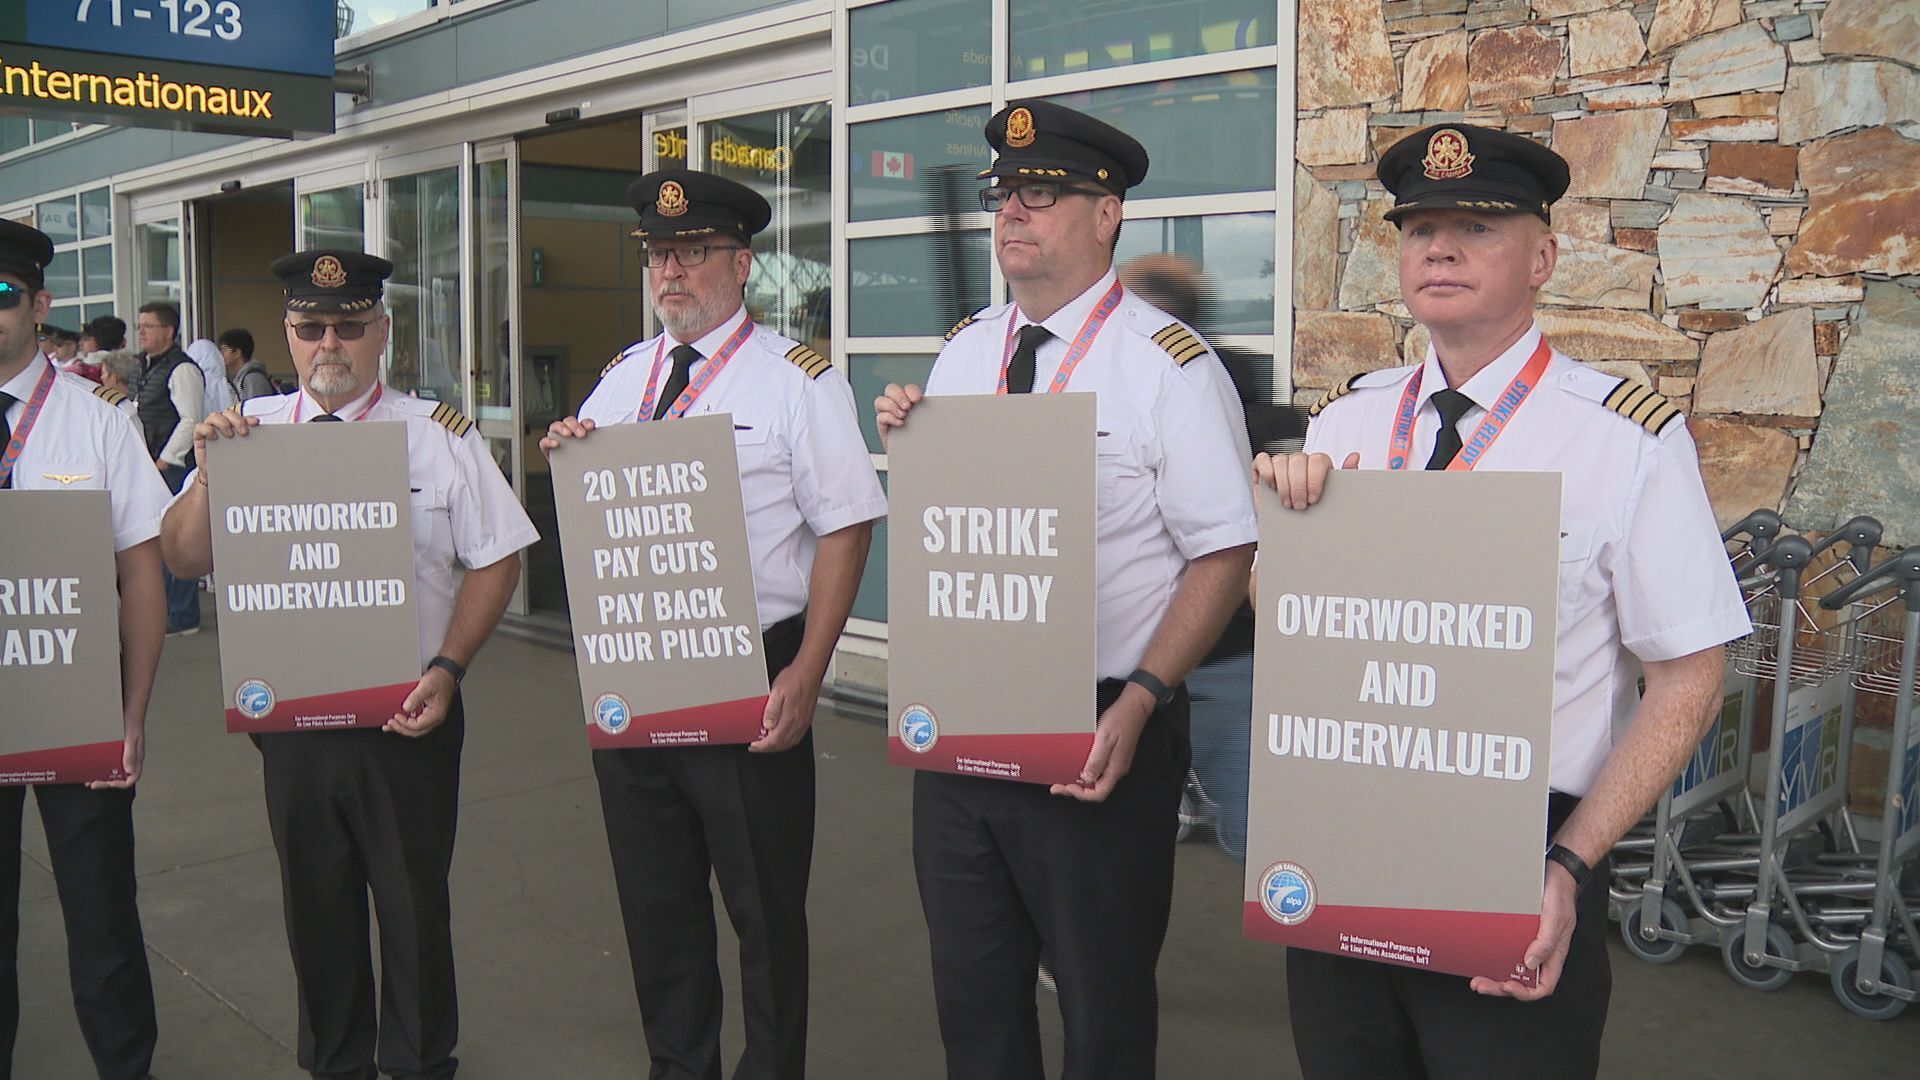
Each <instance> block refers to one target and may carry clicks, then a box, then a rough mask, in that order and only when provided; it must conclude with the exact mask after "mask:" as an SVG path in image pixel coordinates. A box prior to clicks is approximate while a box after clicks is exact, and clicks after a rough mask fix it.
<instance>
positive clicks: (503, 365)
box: [473, 160, 557, 476]
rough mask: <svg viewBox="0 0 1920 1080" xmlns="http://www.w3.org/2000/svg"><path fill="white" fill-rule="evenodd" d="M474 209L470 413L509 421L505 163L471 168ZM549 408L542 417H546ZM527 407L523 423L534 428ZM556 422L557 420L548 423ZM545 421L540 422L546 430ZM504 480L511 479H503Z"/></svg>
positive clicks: (510, 375) (510, 364)
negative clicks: (474, 301) (475, 273)
mask: <svg viewBox="0 0 1920 1080" xmlns="http://www.w3.org/2000/svg"><path fill="white" fill-rule="evenodd" d="M473 197H474V200H475V205H474V208H473V214H474V226H475V237H474V240H475V243H476V244H477V245H478V246H479V253H478V254H479V259H480V265H479V266H478V267H475V269H476V270H477V271H478V272H479V275H480V278H479V287H478V288H477V289H475V290H474V292H475V297H476V299H477V301H478V304H479V308H480V310H479V312H478V313H477V314H478V318H479V322H478V323H477V324H476V333H475V334H474V341H475V342H476V343H477V345H478V346H479V349H480V355H479V356H477V357H475V358H474V365H473V367H474V378H473V409H474V415H475V416H476V417H478V418H479V419H482V420H511V419H512V418H513V385H512V384H513V353H512V349H511V347H512V345H513V340H512V336H511V333H510V330H511V327H510V326H509V325H508V319H507V311H508V307H507V282H508V271H509V270H510V269H511V267H510V266H509V265H508V254H507V252H508V237H507V228H508V221H507V162H506V161H505V160H501V161H483V162H480V163H479V164H478V165H477V166H475V174H474V182H473ZM551 404H552V403H551V402H548V403H546V405H547V406H548V407H547V409H546V411H547V412H551ZM532 405H533V402H531V401H530V402H529V412H528V416H527V422H528V423H529V424H532V423H534V422H535V417H534V415H533V410H532V407H531V406H532ZM548 419H557V417H548ZM546 423H547V420H540V421H539V424H540V426H541V427H545V426H546ZM508 475H509V476H511V475H512V473H508Z"/></svg>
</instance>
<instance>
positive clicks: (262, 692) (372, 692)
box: [227, 679, 419, 734]
mask: <svg viewBox="0 0 1920 1080" xmlns="http://www.w3.org/2000/svg"><path fill="white" fill-rule="evenodd" d="M417 685H419V683H418V681H417V680H416V681H415V682H404V683H394V684H393V685H391V686H370V687H367V688H366V689H365V690H342V691H339V692H337V693H332V694H315V695H313V696H312V697H303V698H292V699H290V700H287V701H281V700H277V699H276V698H275V697H274V695H273V689H272V687H271V686H270V685H269V684H267V683H266V682H264V681H263V680H260V679H249V680H247V681H246V682H243V683H241V684H240V687H239V689H238V690H237V691H236V692H235V695H234V696H235V698H236V699H238V703H239V704H244V705H245V706H247V707H246V709H245V710H242V709H241V708H239V707H238V705H237V704H235V703H234V702H229V703H228V705H227V731H228V732H229V733H231V734H253V733H255V732H267V731H340V730H344V729H347V728H377V727H380V726H381V725H383V724H385V723H386V722H387V721H389V720H391V719H393V714H394V713H397V712H399V711H400V706H401V705H403V704H405V703H406V700H407V695H408V694H411V693H413V688H414V687H415V686H417Z"/></svg>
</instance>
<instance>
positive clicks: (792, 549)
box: [580, 308, 887, 629]
mask: <svg viewBox="0 0 1920 1080" xmlns="http://www.w3.org/2000/svg"><path fill="white" fill-rule="evenodd" d="M746 318H747V312H746V309H745V308H741V309H740V310H739V311H737V312H735V313H734V315H733V317H732V318H730V319H728V320H726V321H725V322H723V323H721V324H720V326H719V327H718V328H716V329H714V330H712V331H711V332H709V333H708V334H707V335H706V336H704V337H702V338H700V339H699V340H698V341H691V342H681V341H677V340H675V339H674V338H673V336H672V335H671V334H662V335H660V336H659V337H654V338H649V339H647V340H646V341H642V342H640V343H638V344H636V345H633V346H630V347H629V348H628V349H626V351H624V352H622V353H621V354H620V356H619V358H618V359H617V360H616V361H615V363H614V364H613V365H611V366H610V367H609V368H608V370H607V371H606V373H605V374H604V375H603V376H602V377H601V379H600V383H599V385H598V386H595V387H594V389H593V393H591V394H589V395H588V397H587V400H586V402H585V403H584V404H582V405H581V406H580V419H581V420H592V421H593V422H594V425H595V426H596V427H606V426H607V425H609V424H623V423H631V422H633V421H635V420H638V419H640V416H639V412H640V406H641V401H642V399H643V398H645V397H646V393H647V381H648V378H649V377H650V376H652V375H653V373H654V364H655V359H656V358H659V379H658V381H659V385H660V386H661V387H662V388H664V387H665V385H666V382H667V378H668V376H669V374H670V373H671V372H672V369H673V361H672V359H671V354H672V352H673V350H674V348H675V347H677V346H679V345H682V344H687V345H692V346H693V347H694V349H696V350H697V351H698V352H699V353H700V355H701V356H702V357H703V359H702V360H700V361H699V362H698V363H696V364H695V365H694V366H693V369H692V371H691V373H690V375H689V379H690V380H694V381H697V380H698V379H699V378H700V373H701V371H703V370H704V369H705V368H706V365H708V364H711V363H713V362H714V361H713V357H715V356H716V355H718V354H719V353H720V352H721V351H722V349H723V347H724V346H725V344H726V342H727V339H728V338H730V337H732V336H733V334H734V333H735V331H737V330H739V328H740V324H741V323H742V322H743V321H745V320H746ZM790 356H792V357H795V358H796V359H794V360H789V359H788V357H790ZM722 412H724V413H732V414H733V442H734V449H735V452H736V453H738V455H739V458H740V488H741V500H742V502H743V503H744V504H745V506H746V511H747V549H748V551H749V553H750V554H751V555H752V558H753V588H754V598H755V600H756V601H757V602H758V604H759V609H760V625H761V627H762V628H763V629H764V628H765V627H768V626H772V625H773V624H774V623H777V622H779V621H781V620H782V619H786V618H790V617H792V616H794V615H798V614H799V613H800V612H801V611H802V610H803V609H804V608H805V607H806V606H807V584H808V576H809V574H810V573H811V572H812V568H813V553H814V549H815V548H816V547H817V546H818V544H819V540H818V538H819V537H821V536H825V535H827V534H828V533H833V532H838V531H839V530H841V529H844V528H846V527H847V526H849V525H858V524H860V523H861V522H863V521H871V520H873V519H875V518H878V517H881V516H883V515H884V514H885V513H886V512H887V500H886V494H885V493H884V492H883V491H882V490H881V488H880V480H879V477H877V476H876V475H875V474H874V471H873V459H872V457H871V456H870V455H869V454H868V451H867V445H866V442H865V440H864V439H862V438H861V435H860V429H859V427H858V425H857V424H853V423H849V422H848V421H849V420H851V419H853V417H854V416H855V415H857V414H856V413H855V412H854V405H853V388H852V387H851V386H849V385H848V383H847V378H846V376H845V375H844V374H842V373H841V372H840V370H839V369H838V368H836V367H834V366H832V364H831V363H830V362H828V361H827V360H825V359H824V358H822V357H820V356H819V354H818V353H815V352H813V351H812V350H811V349H805V348H804V347H802V346H801V345H800V344H799V343H798V342H795V341H792V340H790V339H788V338H785V337H782V336H781V335H779V334H776V333H774V332H773V331H772V330H769V329H767V328H766V327H764V326H755V327H754V328H753V331H752V334H751V336H749V337H748V339H747V341H746V342H745V344H743V345H742V346H741V347H740V349H739V351H737V352H736V353H734V355H733V358H732V359H731V360H729V361H727V366H726V367H725V368H724V369H723V370H721V372H720V373H719V374H718V375H717V376H715V377H714V380H713V381H712V382H711V383H709V384H707V388H706V389H705V390H704V391H702V392H701V394H700V396H699V397H698V398H696V399H694V402H693V404H692V406H691V407H690V408H689V409H688V410H687V412H686V415H688V416H704V415H707V414H709V413H722Z"/></svg>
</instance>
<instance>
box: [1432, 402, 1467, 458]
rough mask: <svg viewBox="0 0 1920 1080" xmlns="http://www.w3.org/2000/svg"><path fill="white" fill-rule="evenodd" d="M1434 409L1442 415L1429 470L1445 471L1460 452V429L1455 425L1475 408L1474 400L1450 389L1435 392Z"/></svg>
mask: <svg viewBox="0 0 1920 1080" xmlns="http://www.w3.org/2000/svg"><path fill="white" fill-rule="evenodd" d="M1433 407H1434V409H1436V410H1438V411H1439V413H1440V433H1439V434H1438V435H1436V436H1435V437H1434V440H1433V456H1432V457H1430V458H1428V459H1427V468H1429V469H1444V468H1446V467H1447V465H1448V463H1450V462H1451V461H1453V458H1454V455H1456V454H1458V453H1459V452H1460V429H1459V428H1458V427H1456V426H1455V425H1456V424H1458V423H1460V418H1461V417H1463V416H1465V415H1467V410H1468V409H1471V408H1473V399H1472V398H1470V397H1468V396H1467V395H1465V394H1463V393H1461V392H1460V391H1458V390H1455V389H1453V388H1452V387H1448V388H1446V389H1445V390H1438V391H1435V392H1434V395H1433Z"/></svg>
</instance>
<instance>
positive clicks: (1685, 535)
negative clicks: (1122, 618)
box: [1305, 325, 1751, 796]
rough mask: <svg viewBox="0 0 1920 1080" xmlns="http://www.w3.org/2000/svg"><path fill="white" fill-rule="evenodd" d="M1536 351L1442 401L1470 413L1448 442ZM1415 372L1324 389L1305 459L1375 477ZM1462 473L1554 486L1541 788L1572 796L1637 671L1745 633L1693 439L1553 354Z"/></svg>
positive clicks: (1426, 385) (1496, 364) (1491, 367)
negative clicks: (1545, 474)
mask: <svg viewBox="0 0 1920 1080" xmlns="http://www.w3.org/2000/svg"><path fill="white" fill-rule="evenodd" d="M1539 342H1540V329H1539V327H1538V325H1536V326H1535V327H1534V328H1533V329H1531V330H1529V331H1528V332H1527V333H1526V334H1524V335H1522V336H1521V338H1520V340H1519V341H1517V342H1515V343H1514V344H1513V346H1512V347H1511V348H1509V349H1508V350H1507V351H1506V352H1504V353H1502V354H1501V355H1500V356H1499V358H1498V359H1496V360H1494V361H1493V362H1492V363H1491V364H1488V365H1487V366H1486V367H1484V368H1482V369H1481V370H1480V371H1479V372H1478V373H1477V374H1475V375H1474V376H1473V377H1472V378H1471V379H1468V380H1467V382H1466V383H1465V384H1464V385H1462V386H1458V387H1455V389H1457V390H1459V391H1460V392H1462V393H1464V394H1466V395H1467V396H1468V397H1469V398H1471V399H1473V401H1474V402H1475V404H1474V407H1473V408H1471V409H1469V410H1468V411H1467V413H1466V415H1465V416H1464V417H1462V418H1461V419H1460V421H1459V423H1458V424H1457V425H1456V426H1455V427H1456V430H1457V431H1459V432H1460V433H1461V436H1462V437H1463V438H1468V437H1470V436H1471V434H1472V433H1473V432H1474V430H1475V429H1476V428H1477V427H1478V426H1479V423H1480V420H1481V418H1482V417H1484V416H1485V415H1486V407H1485V406H1486V403H1488V402H1493V401H1496V400H1498V399H1499V397H1500V395H1501V393H1502V392H1503V391H1504V390H1505V389H1506V388H1507V385H1508V383H1510V382H1511V381H1512V380H1513V378H1514V377H1515V376H1516V375H1518V374H1519V373H1520V370H1521V368H1523V367H1524V366H1525V365H1526V363H1527V361H1528V359H1529V358H1530V357H1531V356H1532V355H1533V352H1534V349H1535V348H1536V347H1537V346H1538V345H1539ZM1415 370H1416V368H1414V367H1411V366H1408V367H1396V368H1387V369H1384V370H1380V371H1374V372H1369V373H1367V374H1364V375H1360V376H1358V377H1356V378H1354V379H1353V380H1350V382H1349V383H1348V384H1346V385H1344V386H1342V387H1341V388H1339V389H1336V390H1335V391H1334V392H1333V393H1332V394H1331V395H1329V398H1328V399H1327V400H1326V401H1325V402H1324V404H1323V405H1322V406H1320V409H1321V411H1320V412H1319V414H1318V415H1317V416H1316V417H1315V418H1314V420H1313V423H1312V425H1311V426H1310V427H1309V428H1308V431H1307V443H1306V448H1305V452H1306V453H1309V454H1314V453H1320V454H1326V455H1328V456H1329V457H1331V458H1332V459H1333V460H1334V461H1335V462H1336V463H1339V462H1344V461H1345V460H1346V458H1347V455H1348V454H1350V453H1358V454H1359V455H1360V468H1363V469H1384V468H1387V458H1388V449H1389V440H1390V431H1391V429H1392V425H1393V421H1394V415H1395V413H1396V411H1397V410H1398V408H1399V405H1400V398H1401V394H1402V391H1403V389H1404V387H1405V386H1406V383H1407V380H1408V379H1409V378H1410V377H1412V375H1413V373H1414V371H1415ZM1421 370H1424V374H1423V375H1422V377H1421V382H1420V390H1419V394H1418V398H1417V401H1416V404H1417V406H1418V408H1417V411H1416V412H1415V414H1414V429H1413V435H1412V446H1411V452H1410V453H1409V454H1408V455H1407V460H1408V462H1410V463H1418V462H1424V461H1426V460H1427V458H1428V457H1429V456H1431V454H1432V452H1433V444H1434V440H1435V436H1436V435H1437V433H1438V431H1439V423H1440V421H1439V415H1438V413H1437V412H1436V411H1435V409H1434V408H1433V407H1432V405H1431V404H1430V400H1431V398H1432V397H1433V395H1434V393H1435V392H1436V391H1438V390H1441V389H1443V388H1445V387H1446V385H1447V380H1446V376H1445V375H1444V374H1443V373H1442V371H1441V368H1440V362H1439V359H1438V358H1437V357H1436V356H1435V354H1434V352H1433V349H1432V347H1431V346H1429V347H1428V349H1427V358H1426V362H1425V365H1424V368H1423V369H1421ZM1408 467H1410V468H1417V467H1418V466H1417V464H1412V465H1409V466H1408ZM1474 467H1475V468H1477V469H1484V470H1511V471H1554V472H1559V473H1560V474H1562V476H1563V477H1564V479H1563V480H1562V483H1561V489H1560V500H1561V501H1560V597H1559V627H1558V632H1557V634H1556V636H1555V641H1554V680H1553V686H1554V689H1553V754H1552V762H1551V766H1550V769H1549V777H1548V783H1549V786H1550V787H1551V788H1552V789H1553V790H1554V791H1559V792H1565V793H1566V794H1569V795H1578V796H1584V795H1585V794H1586V793H1587V789H1588V788H1589V787H1590V786H1591V785H1592V783H1593V781H1594V778H1595V777H1596V776H1597V775H1599V772H1600V767H1601V765H1602V764H1604V763H1605V762H1606V759H1607V755H1608V754H1609V753H1610V752H1611V751H1612V749H1613V736H1614V733H1615V731H1616V730H1622V729H1624V727H1625V725H1626V723H1627V721H1628V720H1629V718H1630V717H1631V716H1632V713H1633V709H1634V706H1635V704H1636V702H1637V701H1638V699H1639V692H1638V681H1639V677H1640V662H1641V661H1649V662H1651V661H1660V660H1672V659H1676V658H1678V657H1682V656H1686V655H1688V654H1689V653H1694V652H1698V651H1699V650H1701V649H1707V648H1711V647H1713V646H1715V645H1719V644H1722V643H1723V642H1727V641H1730V640H1732V639H1734V638H1737V637H1741V636H1743V635H1745V634H1746V633H1748V631H1749V630H1750V629H1751V626H1750V624H1749V622H1748V620H1747V613H1746V608H1745V606H1744V605H1743V603H1742V601H1741V597H1740V591H1739V588H1738V586H1737V585H1736V583H1735V581H1734V577H1733V572H1732V570H1731V568H1730V567H1729V564H1728V562H1727V557H1726V553H1725V550H1724V549H1723V548H1722V546H1721V544H1720V542H1719V530H1718V527H1717V526H1716V524H1715V522H1714V516H1713V508H1712V507H1711V506H1710V505H1709V504H1708V502H1707V493H1706V489H1705V487H1704V486H1703V485H1702V483H1701V480H1700V465H1699V460H1698V458H1697V457H1696V456H1695V452H1694V445H1693V437H1692V436H1691V435H1690V434H1688V432H1687V425H1686V422H1685V420H1684V418H1682V417H1681V416H1680V415H1679V412H1678V410H1676V409H1675V408H1674V407H1673V406H1672V405H1670V404H1667V403H1666V402H1665V401H1664V399H1661V398H1659V397H1658V396H1657V395H1655V394H1654V393H1653V392H1652V391H1651V390H1647V389H1645V388H1642V387H1638V386H1636V385H1635V384H1633V383H1631V382H1627V383H1623V382H1622V381H1621V379H1620V378H1619V377H1617V376H1613V375H1608V374H1605V373H1603V372H1601V371H1598V370H1596V369H1594V368H1590V367H1588V366H1586V365H1584V364H1582V363H1580V362H1578V361H1576V360H1574V359H1572V358H1570V357H1568V356H1567V355H1566V354H1565V353H1562V352H1560V351H1559V350H1557V349H1556V350H1553V354H1552V359H1551V360H1550V361H1549V362H1548V364H1547V368H1546V372H1545V374H1544V376H1543V377H1542V379H1541V382H1540V385H1539V387H1538V389H1536V390H1534V391H1533V392H1532V393H1530V394H1528V395H1527V397H1526V399H1525V400H1524V401H1523V402H1522V403H1521V405H1520V407H1519V409H1518V411H1516V412H1515V413H1514V415H1513V419H1512V420H1511V421H1510V422H1509V423H1508V424H1507V426H1506V428H1505V429H1504V431H1503V432H1502V433H1501V435H1500V437H1499V438H1498V439H1497V440H1496V441H1495V442H1494V443H1493V444H1492V446H1491V447H1489V448H1488V449H1487V450H1486V452H1485V453H1484V455H1483V456H1481V457H1480V458H1479V460H1478V462H1477V463H1476V465H1475V466H1474ZM1408 528H1409V531H1410V532H1411V531H1413V530H1415V529H1417V528H1418V525H1417V524H1416V523H1412V522H1409V523H1408ZM1408 550H1409V552H1410V553H1411V552H1412V551H1414V550H1415V547H1414V545H1412V544H1411V543H1409V547H1408Z"/></svg>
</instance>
